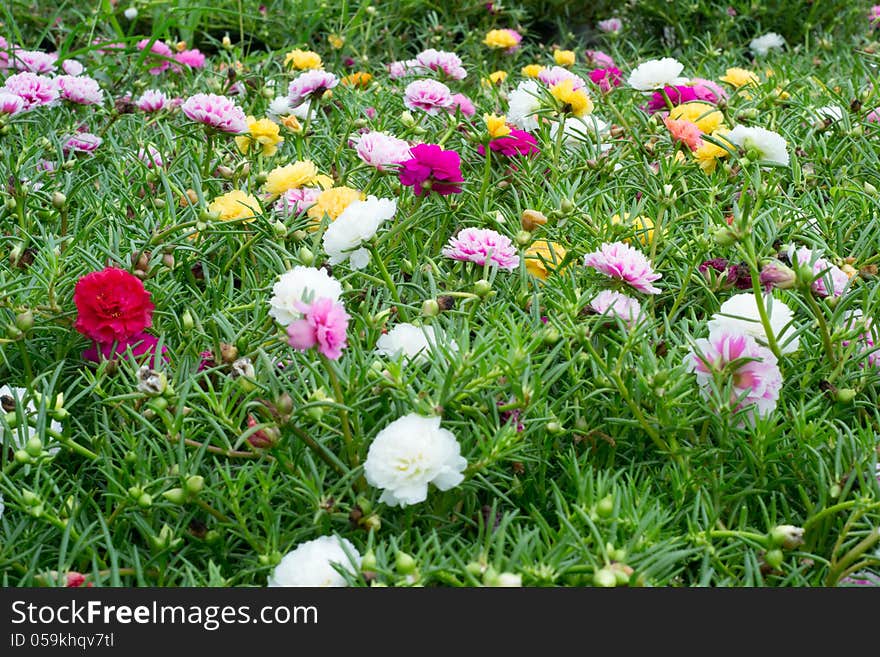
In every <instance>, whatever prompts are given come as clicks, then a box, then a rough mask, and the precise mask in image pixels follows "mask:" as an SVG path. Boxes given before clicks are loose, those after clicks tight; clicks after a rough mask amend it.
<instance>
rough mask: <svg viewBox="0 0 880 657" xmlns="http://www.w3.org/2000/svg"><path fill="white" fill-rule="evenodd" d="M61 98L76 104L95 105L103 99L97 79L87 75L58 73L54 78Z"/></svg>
mask: <svg viewBox="0 0 880 657" xmlns="http://www.w3.org/2000/svg"><path fill="white" fill-rule="evenodd" d="M55 82H57V83H58V91H59V92H60V95H61V98H62V99H64V100H66V101H69V102H71V103H76V104H77V105H96V104H98V103H100V102H102V101H103V100H104V91H103V90H102V89H101V87H100V86H99V85H98V81H97V80H95V79H93V78H90V77H88V76H87V75H79V76H74V75H59V76H58V77H57V78H55Z"/></svg>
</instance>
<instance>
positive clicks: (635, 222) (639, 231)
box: [611, 212, 654, 246]
mask: <svg viewBox="0 0 880 657" xmlns="http://www.w3.org/2000/svg"><path fill="white" fill-rule="evenodd" d="M611 223H612V224H614V225H618V224H623V225H624V226H626V227H627V228H628V229H630V230H631V231H632V232H633V233H635V235H636V239H637V240H638V241H639V243H640V244H641V245H642V246H648V245H650V244H651V242H653V241H654V220H653V219H651V217H646V216H644V215H639V216H638V217H636V218H635V219H630V215H629V212H624V213H623V217H621V216H620V215H619V214H615V215H614V216H612V217H611ZM623 241H624V242H626V243H627V244H630V243H631V242H632V240H631V239H630V238H629V237H626V238H624V240H623Z"/></svg>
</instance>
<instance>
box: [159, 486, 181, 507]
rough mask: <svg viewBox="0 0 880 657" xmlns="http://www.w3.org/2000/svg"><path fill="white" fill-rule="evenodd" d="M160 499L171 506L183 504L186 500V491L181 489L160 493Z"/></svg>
mask: <svg viewBox="0 0 880 657" xmlns="http://www.w3.org/2000/svg"><path fill="white" fill-rule="evenodd" d="M162 497H164V498H165V499H166V500H168V501H169V502H171V503H172V504H185V503H186V500H187V494H186V491H184V490H183V489H182V488H172V489H171V490H166V491H165V492H164V493H162Z"/></svg>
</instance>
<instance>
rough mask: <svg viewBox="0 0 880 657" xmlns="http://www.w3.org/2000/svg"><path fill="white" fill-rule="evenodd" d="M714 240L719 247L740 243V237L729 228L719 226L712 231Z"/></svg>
mask: <svg viewBox="0 0 880 657" xmlns="http://www.w3.org/2000/svg"><path fill="white" fill-rule="evenodd" d="M712 238H713V239H714V240H715V242H716V244H718V246H731V245H732V244H736V243H737V242H738V241H739V235H737V234H736V233H735V232H734V231H733V230H731V229H730V228H729V227H728V226H718V227H717V228H716V229H715V230H713V231H712Z"/></svg>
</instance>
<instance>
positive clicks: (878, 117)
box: [865, 5, 880, 123]
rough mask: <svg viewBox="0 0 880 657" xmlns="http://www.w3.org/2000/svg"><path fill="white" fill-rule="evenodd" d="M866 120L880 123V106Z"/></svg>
mask: <svg viewBox="0 0 880 657" xmlns="http://www.w3.org/2000/svg"><path fill="white" fill-rule="evenodd" d="M877 6H878V7H880V5H877ZM865 120H866V121H867V122H868V123H880V107H878V108H876V109H872V110H871V111H870V112H869V113H868V116H866V117H865Z"/></svg>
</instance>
